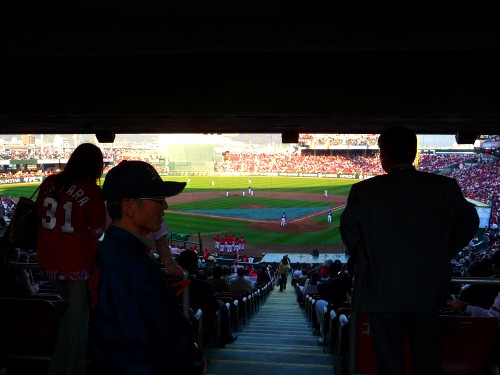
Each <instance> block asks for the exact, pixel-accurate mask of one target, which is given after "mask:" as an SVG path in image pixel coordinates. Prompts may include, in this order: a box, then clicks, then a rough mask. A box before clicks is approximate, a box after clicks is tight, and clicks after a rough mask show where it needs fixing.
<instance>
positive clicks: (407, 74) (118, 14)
mask: <svg viewBox="0 0 500 375" xmlns="http://www.w3.org/2000/svg"><path fill="white" fill-rule="evenodd" d="M14 3H15V2H14ZM1 7H3V8H2V9H0V58H1V59H2V67H1V69H0V71H1V73H0V74H1V76H0V78H1V82H0V84H1V86H0V87H1V88H0V91H1V92H2V94H1V97H0V127H1V128H0V133H3V134H9V133H10V134H19V133H95V132H98V131H102V130H111V131H114V132H116V133H169V132H172V133H174V132H175V133H179V132H180V133H189V132H204V133H224V132H265V133H270V132H276V133H281V132H283V131H298V132H316V133H325V132H345V133H358V132H363V133H377V132H379V131H380V130H381V129H383V128H384V127H386V126H388V125H392V124H406V125H408V126H410V127H412V128H413V129H414V130H415V131H417V132H419V133H427V134H432V133H433V134H454V133H456V132H457V131H473V132H477V133H480V134H496V133H499V130H500V127H499V124H500V122H499V120H500V101H499V99H500V95H499V88H500V75H499V69H500V68H499V67H500V58H499V57H500V56H499V54H498V51H499V47H500V38H499V36H500V33H499V27H500V23H499V22H497V20H496V19H495V16H496V13H494V12H490V11H489V10H488V9H484V8H479V6H477V7H476V8H471V5H467V6H465V5H460V4H456V3H449V4H441V5H440V4H433V7H432V9H424V8H423V6H421V5H419V6H417V5H416V6H410V5H401V4H396V5H393V6H389V5H387V6H385V7H382V6H380V5H374V6H371V7H366V6H363V7H361V6H359V8H354V7H348V6H345V5H344V6H338V5H335V4H331V3H330V2H326V1H325V2H321V1H319V2H314V1H297V0H290V1H283V2H279V1H264V0H262V1H258V0H256V1H247V2H242V1H236V0H234V1H208V2H205V1H164V2H155V1H149V2H148V1H144V2H143V1H135V2H134V1H129V2H126V4H122V2H118V1H105V0H103V1H84V0H81V1H74V2H60V3H57V2H56V3H51V4H40V3H29V2H28V3H26V2H21V4H19V3H16V4H11V5H10V6H8V5H1Z"/></svg>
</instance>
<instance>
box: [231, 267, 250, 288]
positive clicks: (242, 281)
mask: <svg viewBox="0 0 500 375" xmlns="http://www.w3.org/2000/svg"><path fill="white" fill-rule="evenodd" d="M236 273H237V275H238V277H237V278H236V279H235V280H232V281H231V284H229V290H230V291H231V292H241V291H243V292H248V293H252V292H253V287H252V283H251V282H250V280H247V279H246V278H245V268H243V267H238V269H237V271H236Z"/></svg>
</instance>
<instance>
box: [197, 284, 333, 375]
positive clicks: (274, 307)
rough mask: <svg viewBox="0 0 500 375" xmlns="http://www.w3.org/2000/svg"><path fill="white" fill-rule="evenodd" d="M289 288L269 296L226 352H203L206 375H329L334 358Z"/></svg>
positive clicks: (206, 349)
mask: <svg viewBox="0 0 500 375" xmlns="http://www.w3.org/2000/svg"><path fill="white" fill-rule="evenodd" d="M296 298H297V297H296V293H295V290H294V289H293V287H292V286H290V284H289V285H288V286H287V289H286V291H284V292H279V290H278V288H275V290H274V291H273V292H272V293H271V294H270V296H269V298H268V299H267V301H266V303H265V304H264V305H262V307H261V308H260V310H259V312H258V313H257V314H255V315H254V316H253V318H252V319H250V320H249V321H248V322H247V324H246V325H244V326H243V328H242V329H241V331H240V332H239V334H238V339H237V340H236V341H235V342H234V343H232V344H228V345H226V346H225V348H205V349H204V353H205V357H206V358H207V360H208V362H209V363H208V375H230V374H238V375H281V374H283V375H295V374H301V375H302V374H308V375H323V374H325V375H326V374H328V375H331V374H333V373H334V367H333V366H334V356H333V355H332V354H330V352H329V348H326V347H321V346H319V345H318V343H317V337H316V336H314V335H313V333H312V328H311V327H310V325H309V324H308V322H307V320H306V318H305V316H304V313H303V310H302V309H301V307H300V306H299V304H298V303H297V301H296Z"/></svg>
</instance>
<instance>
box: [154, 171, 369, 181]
mask: <svg viewBox="0 0 500 375" xmlns="http://www.w3.org/2000/svg"><path fill="white" fill-rule="evenodd" d="M160 176H213V177H313V178H342V179H351V180H367V179H369V178H372V177H375V176H376V175H370V174H362V173H292V172H266V173H249V172H219V173H208V172H172V171H171V172H169V173H160Z"/></svg>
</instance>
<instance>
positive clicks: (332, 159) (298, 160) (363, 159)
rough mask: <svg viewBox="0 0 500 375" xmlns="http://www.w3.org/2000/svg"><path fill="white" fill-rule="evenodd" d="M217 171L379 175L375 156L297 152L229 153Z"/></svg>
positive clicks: (378, 166) (379, 169) (378, 164)
mask: <svg viewBox="0 0 500 375" xmlns="http://www.w3.org/2000/svg"><path fill="white" fill-rule="evenodd" d="M215 171H216V172H250V173H252V172H258V173H268V172H290V173H364V174H380V173H382V169H381V167H380V163H379V161H378V157H375V156H363V155H351V156H349V155H347V154H338V155H332V156H324V155H321V156H313V155H305V156H304V155H298V154H284V153H280V154H245V153H229V154H227V155H226V159H225V161H223V162H216V163H215Z"/></svg>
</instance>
